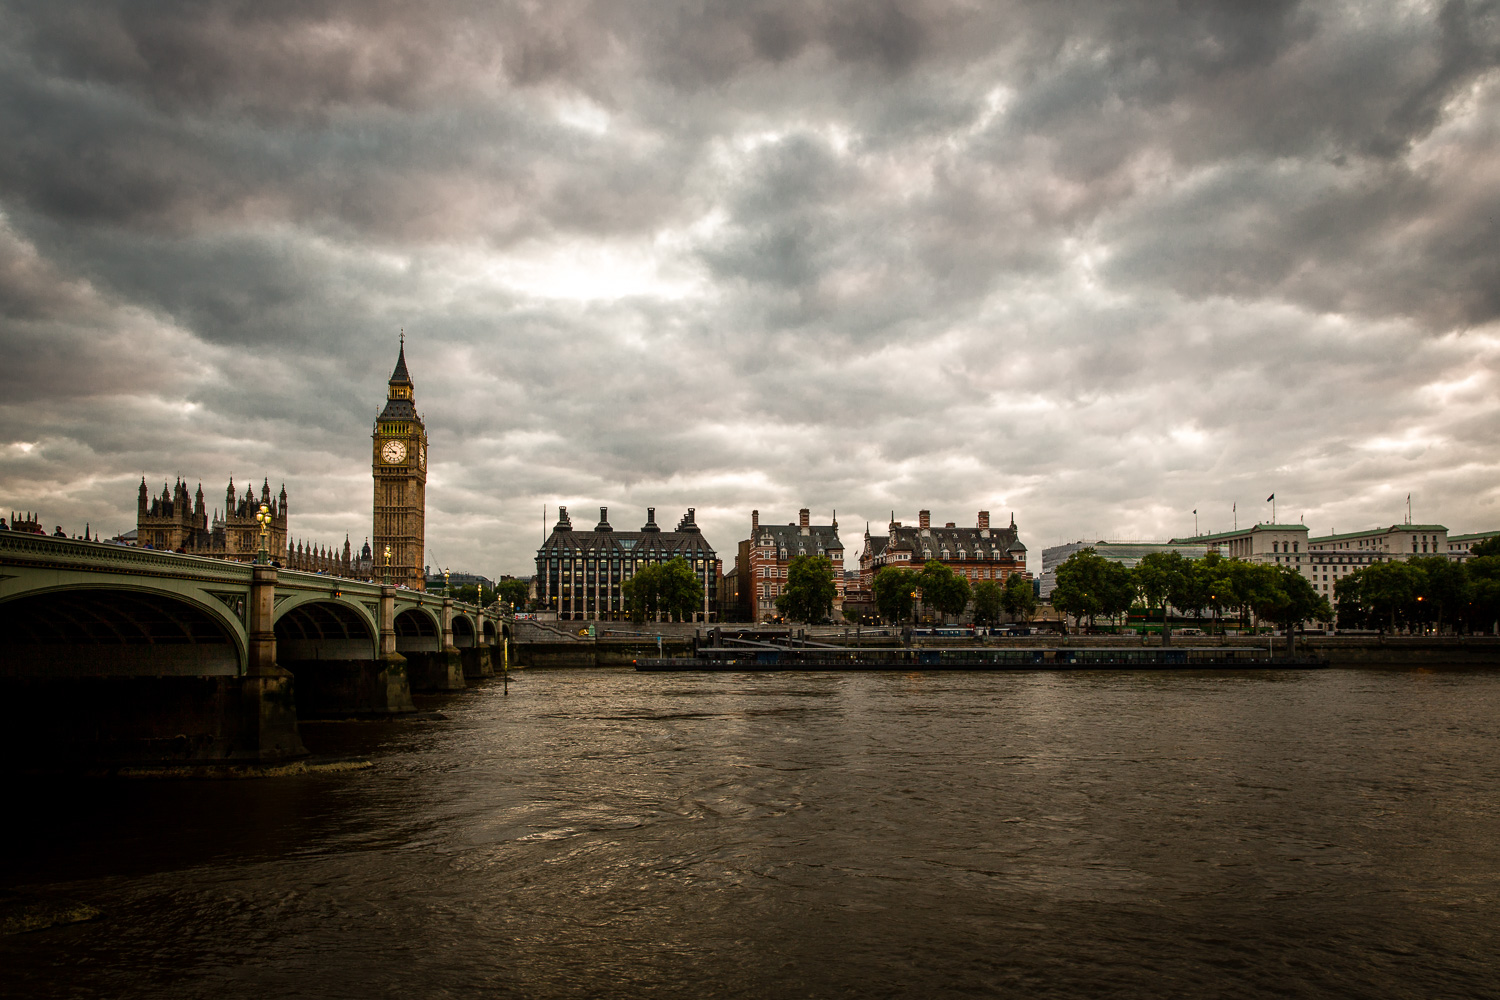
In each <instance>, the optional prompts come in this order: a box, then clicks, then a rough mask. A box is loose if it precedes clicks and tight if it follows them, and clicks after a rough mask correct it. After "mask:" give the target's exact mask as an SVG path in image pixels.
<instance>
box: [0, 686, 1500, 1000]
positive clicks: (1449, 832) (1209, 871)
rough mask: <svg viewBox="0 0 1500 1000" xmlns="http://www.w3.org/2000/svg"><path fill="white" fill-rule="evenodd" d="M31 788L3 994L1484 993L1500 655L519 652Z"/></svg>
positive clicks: (1498, 894) (1494, 872) (1498, 774)
mask: <svg viewBox="0 0 1500 1000" xmlns="http://www.w3.org/2000/svg"><path fill="white" fill-rule="evenodd" d="M428 707H435V708H437V709H438V710H439V711H441V712H442V713H443V714H444V715H445V716H446V718H442V719H432V720H428V721H415V722H400V723H344V724H321V725H317V726H309V727H307V731H306V733H305V737H306V740H307V743H308V744H309V746H311V747H313V748H314V749H316V750H318V751H320V752H323V753H330V754H364V755H368V756H369V757H370V759H372V760H373V761H374V763H375V767H373V768H371V769H369V770H365V771H355V772H336V773H324V774H310V775H304V776H299V777H292V778H282V779H275V780H266V781H224V782H162V781H152V782H145V781H136V782H128V781H127V782H86V783H76V784H74V783H67V784H58V783H56V782H52V783H48V784H46V785H37V784H31V785H25V786H22V787H21V788H20V789H19V790H18V792H17V794H16V797H15V798H14V799H13V802H15V804H16V808H15V809H14V811H12V810H7V811H8V812H9V813H10V817H11V818H10V821H9V823H8V825H9V826H10V827H11V828H12V833H13V836H11V837H9V838H8V839H9V840H11V842H12V844H13V845H14V846H13V848H12V850H11V851H9V852H8V853H7V854H6V855H5V861H4V870H3V872H0V885H10V886H25V887H27V888H28V891H31V892H36V893H41V894H43V895H58V896H66V897H70V898H74V899H79V900H83V901H85V902H88V903H91V904H92V905H94V906H97V907H99V908H100V909H101V910H103V911H104V917H103V918H102V919H100V920H98V921H96V922H93V923H89V924H80V925H76V926H72V927H66V928H57V929H53V930H50V931H45V932H42V933H39V934H32V935H26V936H23V937H11V938H5V939H0V963H3V968H4V970H5V980H4V981H5V983H6V993H7V995H15V996H36V997H50V996H96V995H97V996H111V997H127V996H152V997H201V996H214V997H270V996H298V997H348V996H360V997H364V996H372V995H387V994H392V995H394V994H401V995H407V996H422V997H425V996H469V995H481V994H482V995H486V996H516V997H589V996H601V995H630V994H634V995H642V996H682V997H703V996H730V997H765V996H770V997H780V996H792V995H796V996H862V997H863V996H974V995H994V994H1000V995H1007V994H1008V995H1017V996H1040V997H1075V996H1078V997H1082V996H1100V995H1114V996H1204V995H1234V996H1251V997H1257V996H1263V997H1282V996H1288V995H1291V996H1319V997H1325V996H1348V997H1368V996H1382V997H1391V996H1411V997H1436V996H1453V997H1484V996H1500V991H1497V986H1496V979H1495V965H1494V961H1495V960H1494V956H1495V955H1496V954H1500V941H1497V930H1496V928H1497V927H1500V843H1497V835H1496V831H1500V740H1497V737H1500V673H1485V672H1478V673H1475V672H1452V673H1425V674H1424V673H1415V672H1413V673H1403V672H1355V671H1319V672H1311V673H1255V674H1243V675H1241V674H1214V675H1188V674H1178V673H1115V674H1103V673H1099V674H1047V673H1038V674H1025V673H1018V674H995V673H979V674H964V673H934V674H921V673H913V674H826V675H825V674H812V675H793V674H763V675H638V674H635V673H630V672H624V671H531V672H529V673H527V674H526V675H524V677H523V678H522V679H521V680H520V681H517V682H514V683H512V685H511V690H510V696H509V697H504V696H502V694H501V689H500V686H499V685H498V684H495V685H492V686H487V687H484V688H480V689H477V690H471V691H467V692H464V693H462V694H460V695H455V696H452V697H450V698H445V699H442V700H440V701H433V702H431V703H429V706H428Z"/></svg>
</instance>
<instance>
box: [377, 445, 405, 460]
mask: <svg viewBox="0 0 1500 1000" xmlns="http://www.w3.org/2000/svg"><path fill="white" fill-rule="evenodd" d="M380 457H381V458H383V459H385V464H387V465H395V464H396V463H397V462H401V461H404V460H405V458H406V445H405V444H403V443H401V442H400V441H387V442H386V443H385V447H383V448H381V449H380Z"/></svg>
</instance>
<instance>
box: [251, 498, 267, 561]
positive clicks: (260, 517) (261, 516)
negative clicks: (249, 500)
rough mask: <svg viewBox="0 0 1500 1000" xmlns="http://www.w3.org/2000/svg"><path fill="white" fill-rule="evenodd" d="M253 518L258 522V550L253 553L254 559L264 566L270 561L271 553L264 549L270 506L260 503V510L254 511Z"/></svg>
mask: <svg viewBox="0 0 1500 1000" xmlns="http://www.w3.org/2000/svg"><path fill="white" fill-rule="evenodd" d="M255 520H256V521H258V522H260V551H259V552H257V553H256V554H255V561H256V563H258V564H259V565H261V566H264V565H265V564H266V563H268V562H270V561H271V554H270V552H269V551H267V549H266V536H267V535H269V534H270V533H271V508H270V507H267V506H266V505H265V504H261V505H260V510H258V511H256V512H255Z"/></svg>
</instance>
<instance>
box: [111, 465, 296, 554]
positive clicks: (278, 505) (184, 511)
mask: <svg viewBox="0 0 1500 1000" xmlns="http://www.w3.org/2000/svg"><path fill="white" fill-rule="evenodd" d="M262 504H264V505H265V507H266V509H267V513H269V514H270V515H271V525H270V532H269V533H268V534H267V537H266V550H267V552H268V553H269V554H270V558H271V559H273V560H275V561H277V562H282V563H284V562H285V558H286V544H287V516H288V511H289V506H288V504H287V497H286V487H285V486H282V488H281V492H280V493H279V494H277V495H275V496H272V494H271V483H270V480H263V481H262V482H261V487H260V496H259V497H257V496H256V495H255V490H254V489H253V488H251V487H248V486H247V487H246V488H245V493H244V495H243V496H241V495H239V494H238V493H237V491H236V490H235V486H234V479H233V477H231V478H230V480H229V486H228V487H227V488H226V489H225V490H224V509H223V510H222V511H221V510H218V509H217V508H215V509H214V510H213V511H212V513H210V511H209V510H208V507H207V504H206V503H205V502H204V497H203V485H202V484H201V483H200V484H199V485H198V489H197V490H196V492H194V493H192V494H189V493H188V485H187V482H186V481H184V480H182V479H178V480H177V482H176V484H175V485H173V486H172V488H171V489H168V488H167V486H166V484H162V490H161V494H160V495H159V496H152V495H151V493H150V490H148V489H147V487H146V480H145V479H144V478H143V479H142V480H141V485H140V489H139V493H138V495H137V498H136V518H135V531H136V536H135V537H136V544H137V545H139V546H140V547H142V548H148V549H167V550H169V551H172V552H187V553H190V554H192V555H200V556H211V557H213V558H215V559H231V560H234V561H236V562H253V561H254V560H255V556H256V553H258V552H259V551H260V522H259V521H257V520H256V519H255V515H256V514H257V513H259V512H260V508H261V505H262Z"/></svg>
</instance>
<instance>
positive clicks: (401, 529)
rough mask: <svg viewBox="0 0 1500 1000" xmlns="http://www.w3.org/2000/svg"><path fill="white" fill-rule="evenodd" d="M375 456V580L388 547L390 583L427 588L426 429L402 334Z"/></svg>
mask: <svg viewBox="0 0 1500 1000" xmlns="http://www.w3.org/2000/svg"><path fill="white" fill-rule="evenodd" d="M371 437H372V438H373V440H374V448H373V451H374V458H373V459H372V463H371V469H372V472H373V474H374V477H375V523H374V530H373V531H372V532H371V534H372V536H373V541H374V543H375V546H374V548H375V552H374V555H375V567H374V570H375V572H374V576H375V579H377V580H380V579H383V578H384V576H385V574H386V569H385V566H386V559H385V553H386V547H387V546H389V547H390V553H391V561H390V567H391V568H390V577H391V582H392V583H395V584H404V585H405V586H407V587H411V588H412V589H413V590H424V589H426V584H427V580H426V576H425V574H424V573H423V569H422V554H423V553H424V552H425V551H426V541H425V539H426V512H427V430H426V428H425V427H423V426H422V418H421V417H419V416H417V407H416V403H415V402H414V400H413V398H412V384H411V376H410V375H408V374H407V372H406V336H405V334H403V335H402V337H401V353H400V355H399V356H398V357H397V359H396V370H395V371H393V372H391V382H390V391H389V392H388V393H387V394H386V401H385V409H383V410H381V411H380V416H379V417H377V418H375V433H374V434H373V435H371Z"/></svg>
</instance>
